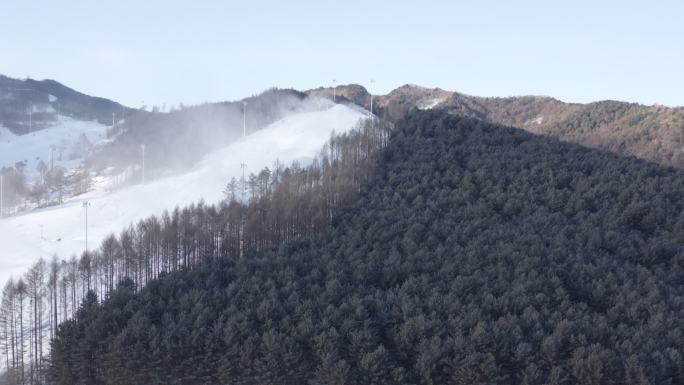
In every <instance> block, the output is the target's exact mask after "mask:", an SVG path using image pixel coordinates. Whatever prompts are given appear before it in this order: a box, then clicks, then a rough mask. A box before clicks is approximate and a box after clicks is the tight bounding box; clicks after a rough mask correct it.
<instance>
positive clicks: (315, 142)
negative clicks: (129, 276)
mask: <svg viewBox="0 0 684 385" xmlns="http://www.w3.org/2000/svg"><path fill="white" fill-rule="evenodd" d="M321 103H322V104H320V105H319V107H320V109H319V110H315V111H309V112H299V113H293V114H291V115H288V116H287V117H285V118H283V119H281V120H278V121H276V122H274V123H273V124H270V125H268V126H266V127H265V128H263V129H261V130H259V131H255V132H252V133H250V134H249V135H248V136H246V137H245V138H241V139H238V140H236V141H234V142H232V143H231V144H229V145H227V146H224V147H223V148H220V149H217V150H215V151H213V152H210V153H208V154H206V155H205V156H204V157H202V158H201V161H200V162H199V163H198V164H196V165H195V166H193V167H192V168H190V170H186V172H183V173H180V174H177V175H173V176H169V177H166V178H160V179H158V180H153V181H148V182H147V183H145V184H140V180H138V181H137V182H136V184H135V185H131V186H128V187H124V188H120V189H114V190H111V189H110V187H111V186H112V184H114V183H115V180H113V179H111V178H100V179H98V180H96V183H95V187H94V189H93V190H92V191H90V192H88V193H86V194H82V195H78V196H76V197H74V198H71V199H69V200H67V201H66V202H65V203H64V204H62V205H60V206H56V207H52V208H46V209H40V210H35V211H32V212H30V213H27V214H25V215H18V216H14V217H9V218H4V219H0V234H5V235H6V236H5V235H3V242H2V250H0V256H1V258H0V271H1V272H2V275H1V276H0V280H3V281H4V280H5V279H6V278H7V277H8V276H9V275H10V274H13V273H14V274H19V273H21V272H22V271H23V270H25V268H26V267H27V266H29V265H30V264H32V263H33V262H34V261H35V260H37V259H38V258H40V257H43V258H48V257H51V256H52V255H53V254H55V253H56V254H58V255H59V256H60V257H62V258H66V257H69V256H70V255H72V254H74V253H75V254H80V253H81V252H82V251H83V250H84V248H85V210H84V209H83V207H82V203H83V202H84V201H88V202H90V205H91V206H90V208H89V211H88V212H89V217H88V237H89V239H88V244H89V245H90V247H94V246H97V245H99V243H100V242H101V241H102V239H103V238H104V237H105V236H107V235H109V234H110V233H111V232H116V231H120V230H121V229H123V228H124V227H125V226H128V225H129V224H131V223H132V222H135V221H137V220H139V219H142V218H144V217H147V216H149V215H152V214H160V213H161V212H162V211H164V210H172V209H173V208H174V207H177V206H181V207H182V206H185V205H189V204H192V203H197V202H199V201H200V200H204V201H205V202H207V203H217V202H218V201H220V200H222V199H224V198H225V195H224V194H223V193H222V191H223V190H224V188H225V186H226V184H227V183H228V182H229V181H230V179H231V178H232V177H236V178H237V179H240V177H241V176H242V169H241V168H240V164H241V163H246V164H247V168H246V173H247V174H249V173H258V172H259V171H260V170H261V169H262V168H263V167H272V166H273V163H274V162H276V160H278V161H280V162H284V163H290V162H292V161H295V160H299V161H301V162H307V161H309V160H310V159H312V158H313V157H314V155H316V154H317V153H318V151H319V150H320V149H321V146H322V145H323V144H324V143H325V141H326V140H328V139H329V137H330V135H331V133H333V132H338V133H342V132H346V131H348V130H350V129H352V128H353V127H354V126H355V125H356V124H357V122H358V121H359V120H360V119H364V118H367V117H368V115H367V113H366V112H364V111H363V110H361V109H359V108H357V107H347V106H344V105H333V104H332V103H327V104H326V103H325V102H321Z"/></svg>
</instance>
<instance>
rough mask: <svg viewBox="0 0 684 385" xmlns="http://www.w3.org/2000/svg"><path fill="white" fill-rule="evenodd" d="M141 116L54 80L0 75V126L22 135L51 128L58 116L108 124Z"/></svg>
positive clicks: (132, 110)
mask: <svg viewBox="0 0 684 385" xmlns="http://www.w3.org/2000/svg"><path fill="white" fill-rule="evenodd" d="M139 113H141V111H140V110H136V109H132V108H128V107H126V106H123V105H121V104H119V103H117V102H114V101H111V100H109V99H105V98H100V97H94V96H90V95H86V94H84V93H81V92H78V91H76V90H74V89H71V88H69V87H67V86H64V85H63V84H61V83H59V82H57V81H54V80H49V79H47V80H34V79H13V78H10V77H7V76H3V75H0V125H3V126H5V127H7V128H9V129H10V130H12V131H13V132H14V133H15V134H25V133H28V132H31V131H36V130H39V129H42V128H45V127H49V126H51V125H53V124H54V123H55V122H56V121H57V119H58V116H60V115H61V116H65V117H69V118H72V119H76V120H85V121H97V122H99V123H100V124H106V125H111V123H112V114H115V116H116V117H117V120H120V119H122V118H123V117H130V116H132V115H135V114H139Z"/></svg>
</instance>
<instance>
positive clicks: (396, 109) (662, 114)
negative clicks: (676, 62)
mask: <svg viewBox="0 0 684 385" xmlns="http://www.w3.org/2000/svg"><path fill="white" fill-rule="evenodd" d="M309 93H311V94H315V95H326V96H328V97H332V89H330V88H324V89H317V90H312V91H309ZM337 93H338V95H342V96H343V97H346V98H347V99H349V100H351V101H353V102H355V103H357V104H359V105H362V106H365V107H366V108H368V107H369V102H370V96H369V94H368V92H367V91H366V89H365V88H363V87H361V86H358V85H349V86H339V87H337ZM415 108H417V109H431V108H440V109H445V110H447V111H449V112H450V113H453V114H457V115H461V116H467V117H472V118H477V119H481V120H484V121H487V122H490V123H496V124H504V125H508V126H513V127H518V128H522V129H524V130H526V131H529V132H532V133H535V134H542V135H547V136H550V137H553V138H557V139H561V140H565V141H569V142H572V143H578V144H581V145H583V146H587V147H591V148H600V149H605V150H609V151H611V152H614V153H616V154H619V155H631V156H636V157H638V158H641V159H645V160H650V161H654V162H657V163H660V164H663V165H669V166H676V167H679V168H684V108H683V107H679V108H669V107H664V106H657V105H655V106H644V105H639V104H635V103H624V102H617V101H600V102H595V103H589V104H577V103H564V102H561V101H559V100H556V99H553V98H550V97H546V96H520V97H506V98H494V97H476V96H470V95H465V94H460V93H457V92H450V91H445V90H441V89H438V88H435V89H430V88H424V87H419V86H412V85H406V86H402V87H399V88H397V89H395V90H393V91H391V92H390V93H389V94H387V95H377V96H374V112H376V113H377V115H378V116H381V117H383V118H386V119H390V120H393V121H396V120H399V119H401V118H402V117H404V116H406V114H407V113H408V112H409V111H411V110H413V109H415Z"/></svg>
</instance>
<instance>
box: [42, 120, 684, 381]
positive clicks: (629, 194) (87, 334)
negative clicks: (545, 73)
mask: <svg viewBox="0 0 684 385" xmlns="http://www.w3.org/2000/svg"><path fill="white" fill-rule="evenodd" d="M374 170H375V171H374V173H373V174H372V175H371V176H370V177H369V179H368V181H367V182H365V183H363V184H362V185H360V190H361V195H360V198H359V199H358V200H356V201H355V203H350V204H349V205H348V207H347V208H345V209H342V212H341V213H338V214H337V215H334V217H333V220H332V226H331V227H330V229H329V231H327V232H325V233H318V234H311V235H310V236H305V237H298V238H296V239H292V240H290V241H288V242H284V243H282V245H281V246H279V247H278V248H277V249H273V248H269V247H267V248H263V249H260V250H256V251H255V252H253V253H249V254H247V255H243V256H242V257H227V258H206V259H203V260H202V261H201V262H200V263H197V264H194V265H192V266H190V268H187V269H181V270H177V271H172V272H170V273H164V272H162V277H160V278H159V279H152V280H150V281H149V282H147V284H146V285H145V286H144V287H142V288H139V290H138V289H137V288H136V283H135V282H133V281H131V280H124V281H123V282H122V283H121V284H120V285H119V287H118V289H116V290H114V291H112V292H110V293H109V294H108V298H107V299H106V300H105V301H103V302H102V303H98V302H97V299H96V296H95V294H94V293H92V292H91V293H90V294H88V295H87V296H86V297H85V299H84V300H83V303H82V306H81V308H80V310H79V311H78V313H77V314H76V317H75V318H74V319H73V320H69V321H66V322H63V323H62V324H61V325H60V327H59V330H58V332H57V335H56V339H55V340H54V341H53V343H52V351H51V362H50V370H49V374H50V376H49V378H50V379H52V381H53V382H54V383H57V384H78V383H83V384H216V383H225V384H302V383H309V384H345V383H364V384H397V383H401V384H488V383H513V384H542V383H544V384H576V383H577V384H604V383H617V384H649V383H650V384H667V383H672V384H678V383H684V369H683V366H682V357H683V356H682V355H683V354H684V351H683V349H684V348H683V347H684V330H683V329H684V326H683V325H682V322H681V320H682V319H684V317H683V316H684V295H683V294H684V293H683V292H684V289H683V288H682V282H684V280H683V279H684V270H683V269H684V250H682V246H681V244H682V241H684V214H683V213H682V209H683V208H684V207H683V205H682V196H684V173H682V172H681V171H677V170H674V169H669V168H663V167H660V166H657V165H655V164H651V163H647V162H643V161H640V160H636V159H633V158H620V157H616V156H615V155H611V154H609V153H606V152H601V151H596V150H589V149H586V148H582V147H579V146H576V145H571V144H567V143H561V142H558V141H555V140H551V139H548V138H543V137H538V136H534V135H531V134H528V133H525V132H523V131H520V130H517V129H512V128H506V127H501V126H494V125H490V124H487V123H483V122H481V121H476V120H470V119H466V118H459V117H455V116H450V115H448V114H444V113H439V112H414V113H412V114H410V115H408V116H407V118H405V119H404V120H402V121H401V122H399V123H398V125H397V128H396V129H395V130H394V132H393V134H392V137H391V139H390V142H389V145H388V147H386V148H385V149H384V151H383V152H382V155H381V157H380V158H379V160H378V164H377V167H375V168H374ZM352 202H353V201H352Z"/></svg>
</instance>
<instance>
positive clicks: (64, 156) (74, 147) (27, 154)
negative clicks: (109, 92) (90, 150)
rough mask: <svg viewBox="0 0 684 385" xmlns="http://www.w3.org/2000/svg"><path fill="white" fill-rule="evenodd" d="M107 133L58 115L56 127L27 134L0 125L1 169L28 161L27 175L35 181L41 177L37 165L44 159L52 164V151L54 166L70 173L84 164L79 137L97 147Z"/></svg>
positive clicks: (102, 128) (98, 126) (96, 125)
mask: <svg viewBox="0 0 684 385" xmlns="http://www.w3.org/2000/svg"><path fill="white" fill-rule="evenodd" d="M106 134H107V126H104V125H102V124H100V123H98V122H89V121H82V120H76V119H72V118H69V117H66V116H59V120H58V121H57V123H56V124H55V125H53V126H50V127H48V128H44V129H41V130H38V131H35V132H32V133H29V134H26V135H15V134H14V133H12V131H10V130H9V129H8V128H6V127H3V126H0V168H2V167H10V166H14V165H15V164H16V163H17V162H25V163H26V166H25V168H24V174H25V175H26V177H27V179H28V181H29V182H33V181H35V179H36V178H38V176H39V172H38V170H37V166H38V163H39V162H40V161H41V160H42V161H43V162H44V163H45V165H49V164H50V156H51V152H52V161H53V165H54V166H62V167H64V168H66V169H67V170H70V169H73V168H74V167H77V166H79V165H80V164H81V163H82V162H83V155H85V153H84V152H83V151H81V150H82V148H81V146H80V138H81V137H82V136H85V138H87V139H88V142H89V143H91V144H96V143H97V142H99V141H101V140H103V139H105V138H106Z"/></svg>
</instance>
